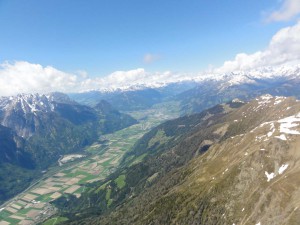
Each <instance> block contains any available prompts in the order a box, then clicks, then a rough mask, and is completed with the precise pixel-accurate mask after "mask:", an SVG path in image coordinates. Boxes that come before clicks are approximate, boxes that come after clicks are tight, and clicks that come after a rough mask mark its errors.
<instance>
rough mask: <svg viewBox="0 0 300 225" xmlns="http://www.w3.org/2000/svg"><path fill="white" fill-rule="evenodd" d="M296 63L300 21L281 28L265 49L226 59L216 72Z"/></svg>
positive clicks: (298, 61)
mask: <svg viewBox="0 0 300 225" xmlns="http://www.w3.org/2000/svg"><path fill="white" fill-rule="evenodd" d="M295 63H300V21H299V22H297V23H296V24H295V25H294V26H291V27H286V28H283V29H281V30H279V31H278V32H277V33H276V34H275V35H274V36H273V37H272V39H271V41H270V43H269V46H268V47H267V48H266V49H265V50H263V51H258V52H255V53H253V54H246V53H239V54H237V55H236V57H235V59H234V60H231V61H225V62H224V64H223V66H221V67H220V68H217V69H215V70H214V72H215V73H228V72H233V71H237V70H251V69H256V68H259V67H266V66H279V65H283V64H295Z"/></svg>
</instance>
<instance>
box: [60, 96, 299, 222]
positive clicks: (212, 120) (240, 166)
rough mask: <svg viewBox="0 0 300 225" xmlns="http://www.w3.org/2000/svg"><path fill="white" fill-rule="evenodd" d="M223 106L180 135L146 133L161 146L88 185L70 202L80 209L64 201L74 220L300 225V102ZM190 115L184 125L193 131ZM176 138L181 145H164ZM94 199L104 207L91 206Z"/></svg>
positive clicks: (268, 99)
mask: <svg viewBox="0 0 300 225" xmlns="http://www.w3.org/2000/svg"><path fill="white" fill-rule="evenodd" d="M221 108H222V109H223V110H221V112H222V113H217V114H212V113H208V112H206V113H204V114H202V116H199V117H198V119H200V118H201V119H200V121H202V122H200V121H199V120H198V122H196V121H197V120H194V123H192V124H193V125H192V126H191V130H190V131H187V132H183V133H182V134H181V135H179V136H177V138H176V135H175V136H168V135H167V134H166V133H167V132H164V134H162V133H163V131H165V130H164V127H161V128H160V129H158V130H157V131H156V132H153V134H151V135H150V137H147V135H146V136H145V138H144V143H147V146H148V147H149V148H148V151H151V150H152V149H153V148H151V147H153V145H155V144H156V145H160V146H161V147H157V149H156V150H155V148H154V152H153V153H152V152H148V154H147V156H145V157H144V160H140V162H136V163H132V164H131V165H129V166H128V167H125V168H123V169H122V170H121V171H117V172H116V173H115V174H113V175H112V176H111V177H110V178H109V179H107V180H106V181H104V182H103V183H98V184H97V185H96V186H90V187H88V188H89V190H88V191H87V194H86V195H85V197H84V196H83V197H82V198H80V199H78V200H76V199H73V198H71V197H70V199H69V200H68V201H69V202H70V203H71V205H72V206H73V207H71V206H70V204H67V203H66V202H64V201H63V200H61V202H57V205H58V206H59V207H60V208H61V210H66V211H67V212H73V213H74V214H68V215H69V218H70V219H71V221H73V222H71V221H70V222H69V223H71V224H87V223H88V224H298V222H299V220H300V211H299V207H300V205H299V202H300V197H299V196H300V194H299V189H298V186H299V179H298V177H299V174H300V166H299V162H300V160H299V159H300V154H299V151H298V150H299V144H300V114H299V113H300V102H299V101H297V100H295V99H294V98H286V97H272V96H270V95H265V96H262V97H258V98H256V99H255V100H253V101H251V102H249V103H247V104H240V105H239V107H237V108H232V107H228V105H222V106H221ZM184 118H185V119H183V120H182V121H181V122H180V127H182V128H183V127H184V125H188V126H190V122H187V123H186V124H184V122H185V121H188V118H191V117H184ZM177 122H178V120H177ZM177 122H176V120H175V121H174V125H175V124H176V123H177ZM199 122H200V123H199ZM169 123H171V122H169ZM176 126H177V128H178V129H179V126H178V124H176ZM173 128H174V127H173ZM148 135H149V134H148ZM173 137H175V140H176V139H179V141H178V142H177V143H176V144H175V145H174V146H172V145H169V147H166V146H165V145H164V144H162V143H167V142H168V140H169V139H172V138H173ZM157 143H158V144H157ZM120 176H122V177H123V178H122V179H123V180H124V183H125V184H124V185H122V186H118V185H117V184H118V182H117V181H118V180H119V179H120ZM116 180H117V181H116ZM124 190H126V191H124ZM92 193H94V194H92ZM108 193H109V194H108ZM107 196H109V197H108V198H107ZM87 197H89V199H90V202H92V203H93V202H96V203H97V204H95V205H89V206H88V205H86V204H84V203H85V201H84V198H86V199H87ZM103 199H105V200H106V201H103ZM63 202H64V203H63ZM74 202H75V203H76V202H77V203H81V204H83V208H81V207H80V206H78V205H76V206H75V207H74ZM90 204H91V203H90ZM107 209H108V210H107ZM99 214H100V215H99Z"/></svg>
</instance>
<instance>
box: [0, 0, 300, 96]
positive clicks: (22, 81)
mask: <svg viewBox="0 0 300 225" xmlns="http://www.w3.org/2000/svg"><path fill="white" fill-rule="evenodd" d="M0 27H1V34H0V96H3V95H15V94H17V93H33V92H38V93H47V92H51V91H62V92H78V91H88V90H107V89H110V90H111V89H116V88H129V87H131V86H132V85H134V86H135V85H138V86H140V85H146V86H148V87H152V86H160V85H163V84H165V83H170V82H177V81H181V80H189V79H196V78H197V77H198V78H200V79H202V78H203V77H204V76H208V75H213V76H219V75H222V74H227V73H232V72H236V71H241V72H251V71H254V72H255V71H262V69H264V68H266V67H268V68H271V70H272V71H273V73H274V74H278V71H279V73H281V72H282V71H284V70H282V69H280V68H281V67H283V66H293V67H294V68H295V66H299V68H300V0H242V1H241V0H226V1H225V0H209V1H208V0H187V1H182V0H177V1H174V0H172V1H171V0H159V1H158V0H128V1H125V0H48V1H47V0H0ZM278 68H279V69H278ZM280 71H281V72H280ZM292 71H295V70H292Z"/></svg>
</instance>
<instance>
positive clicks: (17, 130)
mask: <svg viewBox="0 0 300 225" xmlns="http://www.w3.org/2000/svg"><path fill="white" fill-rule="evenodd" d="M134 123H136V120H135V119H133V118H132V117H130V116H128V115H125V114H122V113H119V112H118V111H116V110H114V109H113V108H112V106H110V105H109V104H108V103H104V102H101V103H99V105H97V107H95V108H91V107H88V106H85V105H80V104H78V103H76V102H74V101H72V100H70V99H69V97H68V96H67V95H64V94H62V93H52V94H49V95H40V94H23V95H21V94H20V95H17V96H13V97H2V98H1V99H0V124H1V126H0V131H1V140H0V146H3V147H2V148H1V150H0V154H1V156H2V157H1V160H0V167H2V171H1V174H0V176H1V177H0V179H1V180H2V182H1V183H0V189H2V188H7V187H10V186H12V187H13V188H12V189H14V190H15V189H16V187H17V186H18V184H17V183H18V182H23V183H22V185H19V186H22V187H24V186H27V185H28V184H29V181H30V180H32V177H31V178H30V179H27V178H28V176H29V175H33V174H36V172H38V171H42V170H45V169H47V168H48V167H49V166H50V165H52V164H53V163H55V162H56V161H57V159H58V158H59V157H60V155H63V154H67V153H71V152H78V151H81V150H82V149H83V147H84V146H86V145H88V144H91V143H93V142H94V141H96V140H97V139H98V138H99V136H100V135H102V134H106V133H110V132H113V131H116V130H119V129H122V128H125V127H127V126H130V125H132V124H134ZM13 166H14V167H16V168H17V169H16V168H15V170H13V169H12V167H13ZM11 170H12V171H17V172H19V173H26V174H28V176H24V177H27V178H26V179H27V180H23V179H20V176H19V175H18V174H16V175H15V176H12V177H11V179H8V178H7V177H5V173H8V172H9V173H12V172H11ZM23 184H24V185H23ZM18 190H20V189H19V188H18ZM15 192H16V191H14V193H15ZM9 196H11V195H10V194H9V192H4V194H3V195H1V198H0V201H1V200H4V199H6V198H8V197H9Z"/></svg>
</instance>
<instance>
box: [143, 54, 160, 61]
mask: <svg viewBox="0 0 300 225" xmlns="http://www.w3.org/2000/svg"><path fill="white" fill-rule="evenodd" d="M159 59H160V56H159V55H155V54H150V53H147V54H145V55H144V59H143V60H144V63H147V64H150V63H153V62H155V61H157V60H159Z"/></svg>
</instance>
